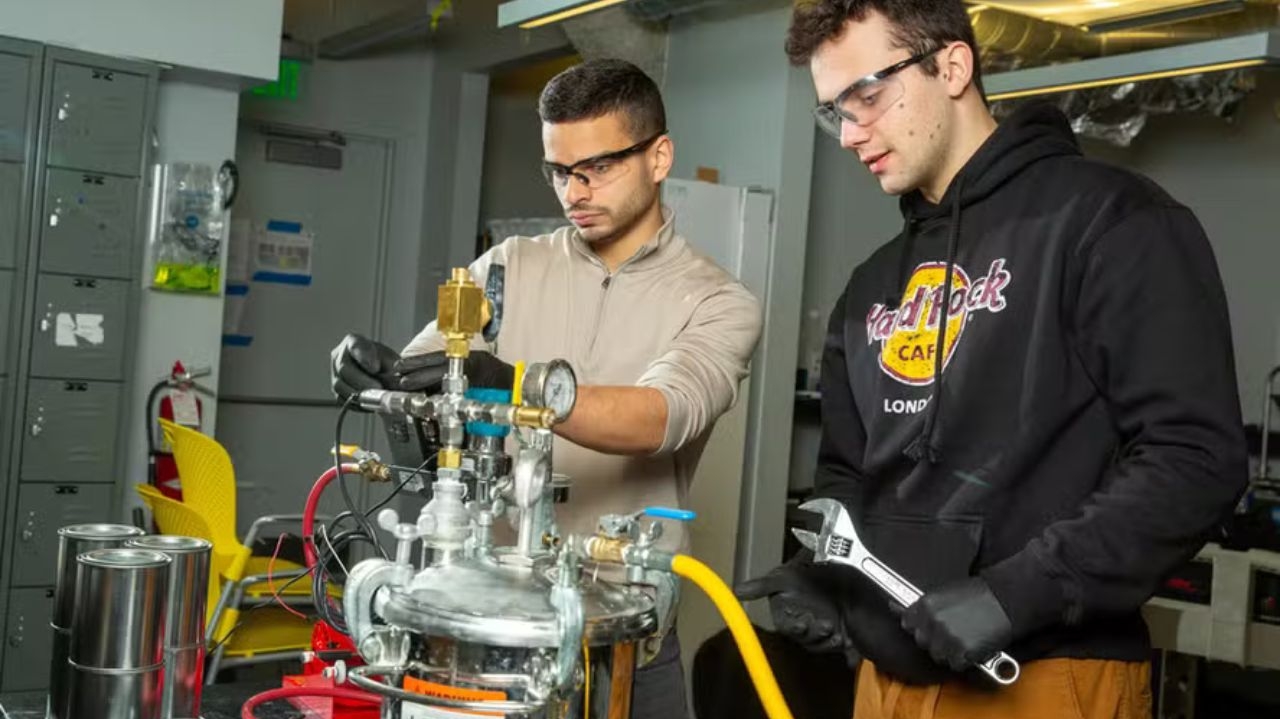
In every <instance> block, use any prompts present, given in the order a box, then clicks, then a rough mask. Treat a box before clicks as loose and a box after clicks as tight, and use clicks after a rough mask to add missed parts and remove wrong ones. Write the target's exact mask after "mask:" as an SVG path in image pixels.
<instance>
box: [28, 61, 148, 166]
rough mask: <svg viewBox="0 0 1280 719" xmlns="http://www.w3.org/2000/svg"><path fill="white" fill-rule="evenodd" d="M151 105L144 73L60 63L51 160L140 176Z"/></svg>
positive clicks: (56, 68) (56, 74)
mask: <svg viewBox="0 0 1280 719" xmlns="http://www.w3.org/2000/svg"><path fill="white" fill-rule="evenodd" d="M146 106H147V80H146V78H145V77H142V76H141V75H134V74H131V73H127V72H120V71H117V70H110V69H106V68H96V67H89V66H87V65H80V64H76V63H69V62H59V63H57V64H56V65H55V66H54V70H53V97H52V107H51V108H50V112H51V117H50V118H49V122H50V127H49V164H50V165H53V166H55V167H66V168H71V169H76V170H97V171H99V172H110V173H112V174H116V175H125V176H129V177H137V176H138V173H139V171H140V168H141V164H142V163H141V162H140V158H141V157H142V139H143V135H144V122H143V118H144V115H145V113H146Z"/></svg>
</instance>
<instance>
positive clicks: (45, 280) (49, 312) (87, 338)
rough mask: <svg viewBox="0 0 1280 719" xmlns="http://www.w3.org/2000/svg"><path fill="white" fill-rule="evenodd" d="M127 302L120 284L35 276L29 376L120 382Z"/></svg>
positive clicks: (124, 285)
mask: <svg viewBox="0 0 1280 719" xmlns="http://www.w3.org/2000/svg"><path fill="white" fill-rule="evenodd" d="M128 299H129V283H128V282H127V281H125V280H100V279H94V278H88V277H64V276H60V275H45V274H42V275H40V280H39V283H38V287H37V291H36V306H35V316H36V317H35V320H36V326H35V332H34V335H35V336H34V337H33V338H32V343H33V347H32V350H31V375H32V376H33V377H49V378H63V377H65V378H69V379H105V380H119V379H121V378H122V376H123V374H124V349H125V339H126V330H127V329H128V327H127V324H128V317H127V310H128Z"/></svg>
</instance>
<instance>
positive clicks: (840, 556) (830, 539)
mask: <svg viewBox="0 0 1280 719" xmlns="http://www.w3.org/2000/svg"><path fill="white" fill-rule="evenodd" d="M800 509H803V510H805V511H807V512H813V513H815V514H820V515H822V531H821V533H818V534H814V533H813V532H810V531H808V530H805V529H795V528H793V529H792V530H791V532H792V534H794V535H795V536H796V539H798V540H800V543H801V544H803V545H804V546H805V547H806V548H808V549H810V550H812V551H813V561H814V562H818V563H821V562H832V563H835V564H845V565H848V566H850V567H853V568H854V569H857V570H858V571H859V572H862V573H863V574H865V575H866V576H867V577H868V578H869V579H870V580H871V581H873V582H875V583H876V585H877V586H879V587H880V588H881V589H883V590H884V591H885V593H886V594H888V595H889V596H890V597H892V598H893V600H894V601H896V602H897V603H898V604H901V605H902V606H904V607H909V606H911V605H912V604H915V603H916V600H917V599H919V598H920V596H921V595H922V594H923V592H921V591H920V590H919V589H916V587H915V585H913V584H912V583H911V582H908V581H907V580H906V579H903V578H902V575H900V574H898V573H897V572H895V571H893V570H892V569H891V568H889V565H887V564H885V563H884V562H882V561H880V560H879V559H877V558H876V557H875V556H874V555H872V554H871V552H869V551H867V548H866V546H865V545H863V543H862V540H860V539H858V532H857V531H856V530H855V529H854V528H853V520H852V519H850V518H849V512H848V511H847V510H845V508H844V505H843V504H841V503H840V502H838V501H836V500H834V499H829V498H825V497H824V498H820V499H811V500H809V501H808V502H805V503H804V504H802V505H800ZM978 668H979V669H981V670H982V671H983V673H985V674H987V675H988V676H990V677H991V678H992V679H994V680H995V681H996V682H998V683H1000V684H1003V685H1009V684H1012V683H1014V682H1015V681H1017V680H1018V675H1019V674H1020V673H1021V671H1022V668H1021V667H1020V666H1019V665H1018V662H1017V660H1015V659H1014V658H1013V657H1011V656H1009V655H1008V654H1005V653H1004V652H1000V653H999V654H996V655H995V656H993V657H991V658H990V659H987V660H986V661H985V662H983V663H981V664H979V665H978Z"/></svg>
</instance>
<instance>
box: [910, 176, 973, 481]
mask: <svg viewBox="0 0 1280 719" xmlns="http://www.w3.org/2000/svg"><path fill="white" fill-rule="evenodd" d="M963 193H964V178H963V176H961V175H957V176H956V186H955V199H954V200H953V201H952V203H951V228H950V232H949V233H948V235H947V271H946V273H945V274H944V276H943V279H942V308H941V310H940V311H939V312H938V341H937V344H936V345H935V346H934V351H933V401H931V402H930V403H929V409H928V412H927V414H925V418H924V426H923V427H921V429H920V434H919V435H917V436H916V438H915V439H913V440H911V443H910V444H908V445H907V448H906V449H905V450H903V454H905V455H907V456H908V457H910V458H911V459H912V460H914V461H916V462H920V461H922V460H924V461H927V462H928V463H929V464H937V463H938V462H939V461H941V460H942V450H941V448H939V447H938V444H937V442H935V441H934V440H935V439H936V435H937V423H938V412H940V411H941V407H942V377H943V373H942V370H943V364H944V360H945V355H946V350H947V323H948V322H949V321H950V319H951V281H952V278H953V277H954V275H955V267H956V245H957V244H958V243H959V239H960V207H961V205H960V198H961V195H963ZM907 237H908V238H910V237H911V235H910V234H908V235H907Z"/></svg>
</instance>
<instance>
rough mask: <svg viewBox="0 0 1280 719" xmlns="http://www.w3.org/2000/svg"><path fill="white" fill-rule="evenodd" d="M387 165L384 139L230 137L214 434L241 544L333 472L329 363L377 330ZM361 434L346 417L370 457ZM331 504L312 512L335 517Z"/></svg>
mask: <svg viewBox="0 0 1280 719" xmlns="http://www.w3.org/2000/svg"><path fill="white" fill-rule="evenodd" d="M390 158H391V152H390V143H388V142H386V141H382V140H377V139H372V138H361V137H353V136H342V135H339V134H337V133H333V132H327V131H325V132H311V131H302V130H298V129H296V128H289V129H282V128H273V127H271V126H267V125H256V124H244V123H242V124H241V126H240V131H239V135H238V140H237V147H236V163H237V165H238V166H239V170H240V194H239V197H237V199H236V210H235V223H234V226H233V231H232V245H233V247H232V248H231V261H230V262H229V267H228V273H227V288H228V289H227V305H226V307H227V309H226V313H227V316H226V318H225V321H224V327H223V332H224V335H223V347H222V370H221V379H220V383H219V401H218V422H217V437H218V440H219V441H220V442H221V443H222V444H223V446H225V447H226V448H227V451H228V453H229V454H230V455H231V459H232V462H233V463H234V465H235V469H236V476H237V486H238V505H239V507H238V508H239V511H238V512H237V515H238V516H237V520H238V524H239V525H240V526H239V531H240V532H241V534H242V535H243V532H244V531H246V530H247V529H248V525H249V523H251V522H252V521H253V519H254V517H257V516H260V515H264V514H280V513H287V514H297V513H300V512H301V511H302V505H303V501H304V499H305V497H306V494H307V490H308V488H309V487H310V486H311V484H312V482H314V480H315V478H316V477H317V475H319V474H320V473H321V472H322V471H323V470H324V469H325V468H326V467H330V466H332V465H333V459H332V456H331V455H330V454H329V450H330V448H331V447H332V446H333V444H334V438H335V423H336V420H337V418H338V407H339V405H338V403H337V401H336V400H335V399H334V396H333V393H332V391H331V389H330V382H329V352H330V350H331V349H332V348H333V346H334V345H336V344H337V343H338V342H339V341H340V340H341V338H342V337H343V335H344V334H346V333H347V332H358V333H362V334H365V335H367V336H373V335H374V334H375V331H374V328H376V327H377V326H378V325H379V318H380V312H381V306H380V304H381V303H380V298H381V294H382V293H381V290H382V274H383V268H384V263H385V248H386V245H387V241H386V227H387V223H386V216H387V198H388V182H389V181H388V177H389V174H388V173H389V169H390V161H391V159H390ZM373 427H374V425H373V423H372V422H371V421H370V420H369V417H368V416H367V415H364V414H362V413H359V412H350V413H348V414H347V417H346V420H345V423H344V427H343V433H342V435H343V436H342V439H343V441H344V442H354V443H358V444H361V445H362V446H370V442H371V440H372V439H373V437H372V435H371V430H372V428H373ZM331 494H333V495H334V497H327V499H328V500H329V501H327V502H326V503H325V505H324V507H322V508H323V509H329V510H337V509H338V507H339V506H340V505H339V504H337V503H336V497H337V496H338V493H337V492H336V491H334V492H332V493H331ZM357 496H358V497H361V498H364V497H366V496H367V495H366V493H365V492H364V491H363V488H359V489H357ZM330 513H332V511H331V512H330ZM295 531H296V530H295Z"/></svg>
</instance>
